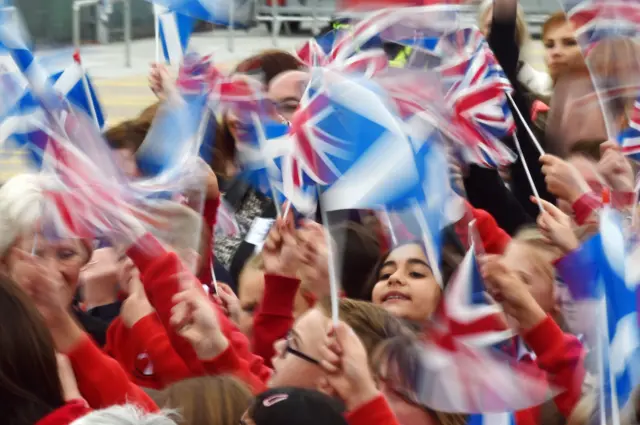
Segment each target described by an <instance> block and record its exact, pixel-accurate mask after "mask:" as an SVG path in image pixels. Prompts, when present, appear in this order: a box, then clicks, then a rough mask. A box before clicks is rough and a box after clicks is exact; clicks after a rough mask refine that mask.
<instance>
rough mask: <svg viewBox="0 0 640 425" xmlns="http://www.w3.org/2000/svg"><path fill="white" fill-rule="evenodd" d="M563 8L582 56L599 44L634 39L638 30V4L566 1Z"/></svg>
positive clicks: (595, 0)
mask: <svg viewBox="0 0 640 425" xmlns="http://www.w3.org/2000/svg"><path fill="white" fill-rule="evenodd" d="M565 8H566V11H567V17H568V18H569V20H570V21H571V22H572V23H573V25H574V27H575V34H576V38H577V39H578V42H579V43H580V45H581V47H582V48H583V49H584V53H585V55H586V54H588V53H589V51H590V50H591V49H592V48H593V47H594V46H595V45H596V44H597V43H598V42H599V41H602V40H604V39H607V38H613V37H630V38H635V37H636V36H637V34H638V30H640V4H638V3H637V2H636V1H625V0H614V1H602V0H591V1H581V2H576V1H567V2H566V3H565Z"/></svg>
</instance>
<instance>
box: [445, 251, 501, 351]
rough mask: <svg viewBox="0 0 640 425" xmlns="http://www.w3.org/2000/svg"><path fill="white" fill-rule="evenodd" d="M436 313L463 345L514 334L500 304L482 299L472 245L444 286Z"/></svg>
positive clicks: (489, 343)
mask: <svg viewBox="0 0 640 425" xmlns="http://www.w3.org/2000/svg"><path fill="white" fill-rule="evenodd" d="M439 314H442V315H443V320H445V321H446V322H447V326H448V327H449V329H450V332H451V334H452V336H453V337H454V338H456V339H458V340H460V341H462V342H464V343H466V344H473V345H477V346H485V347H489V346H492V345H494V344H496V343H498V342H502V341H504V340H506V339H508V338H511V337H512V336H513V331H511V330H510V329H509V326H508V325H507V323H506V321H505V315H504V311H503V310H502V307H501V306H500V305H499V304H490V303H489V302H487V300H486V298H485V292H484V283H483V281H482V276H481V275H480V270H479V268H478V264H477V261H476V256H475V247H474V246H473V244H472V245H471V248H470V249H469V251H467V254H466V255H465V257H464V259H463V260H462V262H461V263H460V265H459V266H458V271H457V273H456V275H455V276H454V277H453V280H452V281H451V282H449V285H448V286H447V290H446V293H445V297H444V302H443V303H442V311H441V312H440V313H439Z"/></svg>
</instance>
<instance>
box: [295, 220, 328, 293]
mask: <svg viewBox="0 0 640 425" xmlns="http://www.w3.org/2000/svg"><path fill="white" fill-rule="evenodd" d="M297 237H298V246H299V248H300V250H299V252H300V256H301V260H300V280H302V282H303V285H304V286H305V288H306V289H308V290H309V291H311V292H312V293H313V294H314V295H315V296H316V298H322V297H324V296H326V295H329V263H328V258H329V257H328V246H327V238H326V235H325V232H324V228H323V227H322V225H321V224H319V223H316V222H315V221H311V220H306V221H305V222H304V223H303V224H302V226H301V227H300V229H298V232H297Z"/></svg>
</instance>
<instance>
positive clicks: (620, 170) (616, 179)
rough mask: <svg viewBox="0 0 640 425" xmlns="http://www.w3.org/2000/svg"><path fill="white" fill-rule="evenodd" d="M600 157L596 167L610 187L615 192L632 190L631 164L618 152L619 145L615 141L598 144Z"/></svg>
mask: <svg viewBox="0 0 640 425" xmlns="http://www.w3.org/2000/svg"><path fill="white" fill-rule="evenodd" d="M600 151H601V152H602V157H601V158H600V161H599V162H598V165H597V169H598V171H599V172H600V174H602V176H603V177H604V179H605V180H606V181H607V183H608V184H609V185H610V186H611V188H612V189H613V190H615V191H617V192H633V189H634V187H633V184H634V177H633V169H632V168H631V164H630V163H629V161H628V160H627V158H625V157H624V155H623V154H622V152H620V146H618V144H617V143H615V142H611V141H609V142H605V143H603V144H602V145H600Z"/></svg>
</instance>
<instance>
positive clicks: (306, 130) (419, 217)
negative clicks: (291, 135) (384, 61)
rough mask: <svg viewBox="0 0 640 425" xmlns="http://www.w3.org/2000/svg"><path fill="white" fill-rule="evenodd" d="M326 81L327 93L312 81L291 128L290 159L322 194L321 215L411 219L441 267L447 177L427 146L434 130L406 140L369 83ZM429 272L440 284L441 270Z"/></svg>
mask: <svg viewBox="0 0 640 425" xmlns="http://www.w3.org/2000/svg"><path fill="white" fill-rule="evenodd" d="M325 72H326V71H325ZM329 77H330V78H329V79H328V80H326V81H324V85H323V84H321V81H320V79H319V78H318V79H317V80H316V81H312V83H311V84H310V86H309V88H308V89H307V93H306V94H305V97H304V98H303V101H302V102H301V106H300V110H299V111H298V113H296V116H294V119H293V121H292V131H295V132H296V137H297V138H296V143H295V147H296V151H294V155H296V156H297V157H298V158H300V159H301V161H302V162H303V170H304V171H305V172H306V173H307V174H308V175H309V176H311V177H312V179H313V180H314V181H315V182H316V184H318V185H319V186H321V187H323V190H322V192H323V193H322V198H321V205H322V207H323V209H325V211H335V210H344V209H381V208H384V209H387V210H389V211H394V210H407V211H411V212H412V213H413V215H414V216H415V217H414V218H415V220H416V221H417V224H418V227H419V229H420V234H421V236H422V239H423V243H424V245H425V249H426V251H427V257H428V258H429V261H430V262H431V264H436V265H439V261H440V233H441V228H442V224H443V222H444V214H443V208H444V205H445V204H446V200H447V192H446V187H447V185H443V184H442V182H447V181H448V174H447V173H448V170H447V165H446V159H445V157H444V154H443V153H442V151H441V150H440V148H439V146H437V144H436V143H432V136H433V134H434V131H433V130H434V128H433V127H432V126H428V125H427V126H425V127H421V128H420V129H421V131H420V132H417V133H415V134H411V136H409V134H408V133H407V131H406V127H405V125H404V123H403V122H402V120H400V119H399V117H398V116H397V115H395V114H394V113H393V112H392V111H393V109H392V108H391V105H392V104H391V102H390V100H388V99H384V98H383V97H381V95H380V94H378V93H376V92H374V90H375V89H376V88H375V86H373V85H372V83H370V82H368V81H365V80H362V79H361V80H358V81H355V80H354V79H350V78H346V77H343V76H336V78H331V75H329ZM361 83H362V84H361ZM365 84H366V85H367V86H365ZM321 87H325V88H326V90H324V89H320V88H321ZM433 270H434V273H435V274H436V278H438V280H439V281H441V276H439V268H438V267H437V266H434V267H433Z"/></svg>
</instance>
